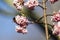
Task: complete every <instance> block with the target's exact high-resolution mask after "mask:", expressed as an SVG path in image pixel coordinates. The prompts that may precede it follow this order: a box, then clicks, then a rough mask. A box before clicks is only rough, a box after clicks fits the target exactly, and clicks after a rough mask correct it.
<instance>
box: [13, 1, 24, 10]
mask: <svg viewBox="0 0 60 40" xmlns="http://www.w3.org/2000/svg"><path fill="white" fill-rule="evenodd" d="M23 4H24V1H23V0H14V1H13V5H14V6H15V7H16V8H17V10H21V8H22V5H23Z"/></svg>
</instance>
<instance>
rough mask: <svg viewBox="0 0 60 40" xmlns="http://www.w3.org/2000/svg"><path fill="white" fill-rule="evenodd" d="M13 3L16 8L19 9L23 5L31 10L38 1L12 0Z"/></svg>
mask: <svg viewBox="0 0 60 40" xmlns="http://www.w3.org/2000/svg"><path fill="white" fill-rule="evenodd" d="M13 4H14V6H15V7H16V8H17V9H18V10H21V8H22V7H23V6H26V7H27V8H29V9H31V10H32V9H34V7H35V6H37V5H38V4H39V3H38V0H29V1H27V2H24V1H23V0H14V1H13Z"/></svg>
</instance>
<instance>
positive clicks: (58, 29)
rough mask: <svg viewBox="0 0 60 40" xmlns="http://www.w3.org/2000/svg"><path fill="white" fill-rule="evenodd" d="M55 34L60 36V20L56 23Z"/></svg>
mask: <svg viewBox="0 0 60 40" xmlns="http://www.w3.org/2000/svg"><path fill="white" fill-rule="evenodd" d="M53 34H54V35H58V36H60V21H59V22H57V23H56V24H55V25H54V27H53Z"/></svg>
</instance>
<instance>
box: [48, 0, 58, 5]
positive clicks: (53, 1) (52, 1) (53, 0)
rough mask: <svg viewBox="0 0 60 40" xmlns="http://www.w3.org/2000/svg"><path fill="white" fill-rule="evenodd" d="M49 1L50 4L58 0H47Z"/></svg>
mask: <svg viewBox="0 0 60 40" xmlns="http://www.w3.org/2000/svg"><path fill="white" fill-rule="evenodd" d="M49 1H50V2H51V4H54V3H55V2H57V1H58V0H49Z"/></svg>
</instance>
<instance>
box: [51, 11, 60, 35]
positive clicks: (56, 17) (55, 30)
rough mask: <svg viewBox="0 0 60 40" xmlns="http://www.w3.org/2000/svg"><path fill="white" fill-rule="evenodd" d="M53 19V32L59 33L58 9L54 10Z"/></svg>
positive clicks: (59, 17) (59, 19)
mask: <svg viewBox="0 0 60 40" xmlns="http://www.w3.org/2000/svg"><path fill="white" fill-rule="evenodd" d="M52 21H53V25H54V27H53V34H55V35H60V10H59V11H58V12H54V14H53V16H52Z"/></svg>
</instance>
